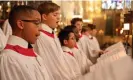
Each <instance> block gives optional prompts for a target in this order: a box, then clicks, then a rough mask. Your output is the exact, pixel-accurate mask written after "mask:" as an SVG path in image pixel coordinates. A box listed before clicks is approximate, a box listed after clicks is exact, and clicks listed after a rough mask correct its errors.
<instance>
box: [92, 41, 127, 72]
mask: <svg viewBox="0 0 133 80" xmlns="http://www.w3.org/2000/svg"><path fill="white" fill-rule="evenodd" d="M105 50H106V51H107V52H106V53H105V54H103V55H101V57H100V58H98V59H97V63H96V64H95V65H93V66H91V67H90V71H91V72H93V71H94V70H96V69H98V68H99V67H102V66H104V65H105V64H108V63H112V62H114V61H115V60H118V59H120V58H122V57H124V56H127V54H126V50H125V48H124V46H123V44H122V42H118V43H116V44H114V45H112V46H110V47H108V48H107V49H105Z"/></svg>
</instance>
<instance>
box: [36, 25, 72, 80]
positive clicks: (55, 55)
mask: <svg viewBox="0 0 133 80" xmlns="http://www.w3.org/2000/svg"><path fill="white" fill-rule="evenodd" d="M41 27H42V30H44V31H46V32H47V33H49V35H51V33H52V31H53V30H52V29H51V28H50V27H49V26H47V25H45V24H41ZM49 35H47V34H45V33H43V32H41V34H40V36H39V39H38V40H37V42H36V44H35V45H34V49H35V51H36V52H37V53H38V54H39V55H40V56H41V57H42V58H43V61H44V64H46V65H47V67H48V69H49V70H50V72H51V74H52V75H53V76H54V79H55V80H71V79H73V78H74V76H72V75H71V74H70V72H69V68H71V67H69V66H68V64H67V62H66V61H65V58H64V53H63V50H62V48H61V45H60V42H59V39H58V38H57V36H56V35H55V34H54V38H53V37H50V36H49Z"/></svg>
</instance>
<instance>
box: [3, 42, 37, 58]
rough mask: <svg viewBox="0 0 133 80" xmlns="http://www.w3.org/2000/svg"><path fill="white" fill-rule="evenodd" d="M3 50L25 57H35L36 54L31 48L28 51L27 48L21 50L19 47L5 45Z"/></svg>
mask: <svg viewBox="0 0 133 80" xmlns="http://www.w3.org/2000/svg"><path fill="white" fill-rule="evenodd" d="M5 49H11V50H13V51H16V52H18V53H20V54H22V55H25V56H31V57H36V54H35V53H34V51H33V48H30V49H28V48H23V47H21V46H19V45H15V46H14V45H10V44H7V45H6V47H5Z"/></svg>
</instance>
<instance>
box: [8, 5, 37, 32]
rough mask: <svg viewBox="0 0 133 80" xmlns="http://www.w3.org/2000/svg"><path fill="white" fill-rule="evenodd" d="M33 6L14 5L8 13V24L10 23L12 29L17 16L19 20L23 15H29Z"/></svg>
mask: <svg viewBox="0 0 133 80" xmlns="http://www.w3.org/2000/svg"><path fill="white" fill-rule="evenodd" d="M33 10H36V9H35V8H33V7H31V6H26V5H21V6H16V5H15V6H14V7H13V8H12V9H11V12H10V13H9V24H10V25H11V27H12V29H14V27H15V26H17V24H16V20H17V19H18V18H19V19H20V20H21V19H23V18H24V17H29V16H30V15H31V13H32V11H33Z"/></svg>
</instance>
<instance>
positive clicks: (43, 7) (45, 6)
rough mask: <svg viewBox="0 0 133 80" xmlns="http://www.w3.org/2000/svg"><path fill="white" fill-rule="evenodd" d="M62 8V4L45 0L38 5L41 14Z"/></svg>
mask: <svg viewBox="0 0 133 80" xmlns="http://www.w3.org/2000/svg"><path fill="white" fill-rule="evenodd" d="M59 9H60V6H58V5H57V4H55V3H53V2H51V1H45V2H44V3H42V4H40V5H39V7H38V11H39V12H40V14H41V15H42V14H46V15H48V14H49V13H51V12H54V11H57V10H59Z"/></svg>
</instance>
